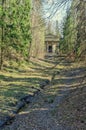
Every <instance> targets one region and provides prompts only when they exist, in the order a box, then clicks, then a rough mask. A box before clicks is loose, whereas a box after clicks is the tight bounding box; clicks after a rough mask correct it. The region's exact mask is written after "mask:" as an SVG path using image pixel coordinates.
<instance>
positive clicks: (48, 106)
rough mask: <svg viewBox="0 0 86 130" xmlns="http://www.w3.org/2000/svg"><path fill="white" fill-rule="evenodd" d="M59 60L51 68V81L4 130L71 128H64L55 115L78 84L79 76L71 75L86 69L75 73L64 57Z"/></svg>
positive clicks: (60, 129) (62, 129)
mask: <svg viewBox="0 0 86 130" xmlns="http://www.w3.org/2000/svg"><path fill="white" fill-rule="evenodd" d="M59 60H60V62H58V63H57V64H55V65H54V67H53V68H52V70H50V71H53V75H52V78H51V83H50V84H49V85H48V86H46V87H45V88H44V89H43V90H42V91H41V92H39V94H38V95H36V96H35V97H34V99H33V101H32V103H31V104H29V105H28V106H27V107H26V108H25V109H24V110H23V111H22V112H20V113H19V114H18V115H17V116H16V119H15V120H14V122H13V123H12V124H11V125H9V126H6V127H4V128H3V130H71V129H70V128H69V127H68V126H67V127H65V128H64V126H62V125H60V124H59V123H58V120H57V119H58V118H57V119H56V118H55V117H54V116H53V115H55V113H54V112H55V109H56V108H57V107H58V105H59V104H60V103H61V102H62V101H63V100H64V97H65V95H67V94H68V93H69V92H70V90H71V89H72V86H71V85H72V84H73V83H74V84H75V83H77V84H78V80H79V78H77V79H75V78H74V79H73V78H71V77H73V76H74V75H76V74H77V73H79V72H80V73H82V72H83V71H84V70H80V69H77V70H76V71H74V73H73V70H72V71H71V68H70V67H68V66H69V63H67V62H65V61H64V60H63V58H60V59H59ZM58 116H59V112H58Z"/></svg>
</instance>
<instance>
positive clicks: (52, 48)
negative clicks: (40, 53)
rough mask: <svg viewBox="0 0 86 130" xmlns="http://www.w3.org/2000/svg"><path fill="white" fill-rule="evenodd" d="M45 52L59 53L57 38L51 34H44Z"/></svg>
mask: <svg viewBox="0 0 86 130" xmlns="http://www.w3.org/2000/svg"><path fill="white" fill-rule="evenodd" d="M45 51H46V52H45V53H46V54H51V55H53V54H57V53H59V38H58V37H57V36H55V35H53V34H47V35H45Z"/></svg>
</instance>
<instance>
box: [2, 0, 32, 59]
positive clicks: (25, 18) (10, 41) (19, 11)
mask: <svg viewBox="0 0 86 130" xmlns="http://www.w3.org/2000/svg"><path fill="white" fill-rule="evenodd" d="M30 8H31V2H30V0H29V1H28V0H24V1H21V0H19V1H18V0H11V1H8V0H5V1H3V0H2V4H0V19H1V21H0V47H2V46H3V50H4V51H5V52H7V50H9V49H10V47H11V48H13V49H15V50H16V52H17V53H19V54H20V55H22V56H23V57H27V56H28V48H29V44H30V42H31V29H30V24H31V23H30V21H31V20H30ZM2 38H3V39H2ZM10 53H11V52H10ZM6 56H7V57H8V53H7V54H6Z"/></svg>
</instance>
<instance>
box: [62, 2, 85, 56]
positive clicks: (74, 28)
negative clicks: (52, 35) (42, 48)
mask: <svg viewBox="0 0 86 130" xmlns="http://www.w3.org/2000/svg"><path fill="white" fill-rule="evenodd" d="M63 36H64V37H63V38H62V39H61V40H60V49H61V51H62V52H64V53H67V54H69V53H71V52H73V53H75V56H76V57H81V56H83V55H85V54H86V44H85V42H86V31H85V1H82V2H81V1H78V0H75V1H73V3H72V6H71V11H70V14H69V15H68V16H67V19H66V22H65V24H64V31H63Z"/></svg>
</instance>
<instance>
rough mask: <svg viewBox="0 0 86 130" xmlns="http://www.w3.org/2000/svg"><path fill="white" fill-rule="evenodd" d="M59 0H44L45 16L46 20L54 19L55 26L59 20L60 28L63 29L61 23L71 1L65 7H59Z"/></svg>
mask: <svg viewBox="0 0 86 130" xmlns="http://www.w3.org/2000/svg"><path fill="white" fill-rule="evenodd" d="M56 3H57V0H43V10H44V18H45V20H46V22H47V23H48V22H49V21H52V23H54V24H53V25H54V26H55V21H58V28H59V29H60V31H62V28H61V24H62V23H63V22H64V19H65V17H66V15H67V11H66V10H67V9H69V8H70V5H71V2H68V3H67V4H66V5H65V6H64V7H61V8H59V9H58V7H57V5H56Z"/></svg>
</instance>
